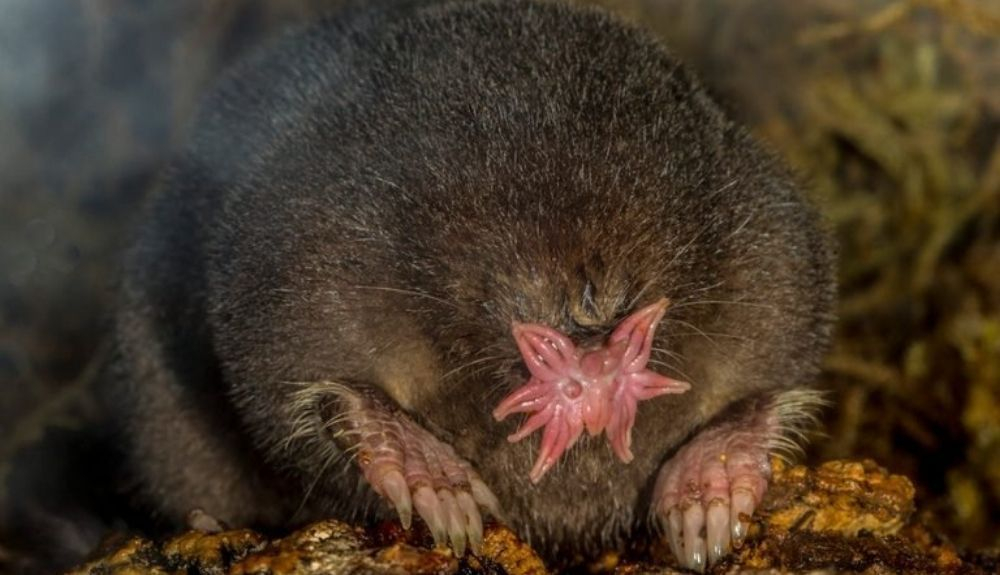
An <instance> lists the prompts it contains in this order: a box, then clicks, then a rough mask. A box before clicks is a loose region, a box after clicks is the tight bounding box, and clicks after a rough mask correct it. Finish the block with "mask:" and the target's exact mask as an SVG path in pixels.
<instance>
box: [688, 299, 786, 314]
mask: <svg viewBox="0 0 1000 575" xmlns="http://www.w3.org/2000/svg"><path fill="white" fill-rule="evenodd" d="M692 305H744V306H748V307H759V308H763V309H767V310H771V311H773V312H778V311H781V310H780V308H778V307H777V306H774V305H771V304H766V303H758V302H750V301H740V300H708V299H703V300H698V301H690V302H683V303H679V304H677V305H675V306H671V307H672V308H673V309H680V308H682V307H688V306H692Z"/></svg>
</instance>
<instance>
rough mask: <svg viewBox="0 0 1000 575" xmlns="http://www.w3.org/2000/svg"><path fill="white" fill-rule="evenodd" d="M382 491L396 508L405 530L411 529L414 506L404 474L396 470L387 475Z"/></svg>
mask: <svg viewBox="0 0 1000 575" xmlns="http://www.w3.org/2000/svg"><path fill="white" fill-rule="evenodd" d="M382 491H383V492H384V493H385V496H386V497H388V498H389V501H391V502H392V505H393V507H395V508H396V513H398V514H399V522H400V524H402V526H403V529H409V528H410V524H411V522H412V521H413V504H412V503H411V501H410V488H409V487H407V486H406V480H405V479H403V474H402V473H400V472H398V471H395V470H393V471H390V472H388V473H386V474H385V476H384V477H383V478H382Z"/></svg>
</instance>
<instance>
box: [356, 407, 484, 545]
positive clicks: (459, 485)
mask: <svg viewBox="0 0 1000 575" xmlns="http://www.w3.org/2000/svg"><path fill="white" fill-rule="evenodd" d="M348 421H349V424H348V426H347V428H346V429H345V430H344V431H343V433H344V434H346V435H353V436H354V438H353V439H354V440H355V442H356V455H355V460H356V461H357V463H358V465H359V466H360V468H361V472H362V473H363V474H364V476H365V479H367V480H368V483H369V484H370V485H371V486H372V488H373V489H374V490H375V491H376V492H377V493H378V494H379V495H381V496H383V497H385V498H386V499H387V500H388V501H389V502H390V503H391V504H392V505H393V507H395V509H396V511H397V513H398V514H399V520H400V523H401V524H402V525H403V527H404V528H406V529H409V527H410V524H411V521H412V516H413V510H414V509H416V511H417V514H418V515H419V516H420V517H421V519H423V520H424V522H425V523H426V524H427V527H428V529H429V530H430V532H431V535H432V536H433V537H434V541H435V543H436V544H438V545H443V544H445V543H446V542H450V543H451V547H452V548H453V549H454V551H455V554H456V555H458V556H461V555H463V554H464V553H465V549H466V544H468V546H469V547H471V549H472V551H473V552H474V553H478V552H479V550H480V548H481V546H482V542H483V520H482V515H481V513H480V508H481V507H482V508H484V509H486V510H487V511H489V512H490V513H491V514H492V515H493V516H494V517H498V518H499V517H500V505H499V502H498V501H497V498H496V496H494V495H493V493H492V492H491V491H490V489H489V487H487V486H486V484H485V483H484V482H483V480H482V479H481V478H480V477H479V474H477V473H476V472H475V470H473V468H472V466H471V465H470V464H469V463H468V462H467V461H465V460H464V459H462V458H461V457H459V456H458V454H456V453H455V450H454V449H452V447H451V446H450V445H448V444H446V443H444V442H442V441H440V440H438V439H437V438H436V437H434V436H433V435H431V434H430V433H429V432H428V431H427V430H425V429H424V428H422V427H420V426H419V425H417V424H416V423H415V422H414V421H412V420H411V419H409V418H408V417H406V416H405V415H403V414H402V413H389V412H387V411H384V410H380V409H377V408H363V409H359V410H356V411H352V412H351V413H350V416H349V417H348Z"/></svg>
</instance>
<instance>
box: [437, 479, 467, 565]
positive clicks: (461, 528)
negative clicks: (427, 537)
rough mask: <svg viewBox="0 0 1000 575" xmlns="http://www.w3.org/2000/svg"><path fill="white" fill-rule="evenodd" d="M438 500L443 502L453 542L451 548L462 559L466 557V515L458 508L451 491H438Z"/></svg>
mask: <svg viewBox="0 0 1000 575" xmlns="http://www.w3.org/2000/svg"><path fill="white" fill-rule="evenodd" d="M438 499H440V500H441V508H442V509H444V513H445V517H446V518H447V519H446V521H447V525H448V539H449V540H450V541H451V548H452V549H454V550H455V555H457V556H458V557H461V556H462V555H465V524H466V523H465V516H464V515H465V514H464V513H462V510H461V509H459V507H458V501H456V500H455V495H454V494H453V493H452V492H451V490H449V489H441V490H439V491H438Z"/></svg>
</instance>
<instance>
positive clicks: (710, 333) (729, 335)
mask: <svg viewBox="0 0 1000 575" xmlns="http://www.w3.org/2000/svg"><path fill="white" fill-rule="evenodd" d="M670 335H678V336H679V335H701V336H713V337H718V338H726V339H735V340H738V341H750V340H751V338H749V337H747V336H744V335H736V334H733V333H722V332H717V331H697V332H694V331H672V332H670Z"/></svg>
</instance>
